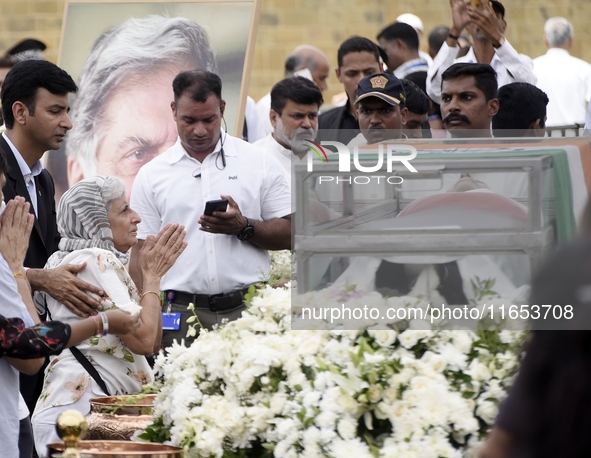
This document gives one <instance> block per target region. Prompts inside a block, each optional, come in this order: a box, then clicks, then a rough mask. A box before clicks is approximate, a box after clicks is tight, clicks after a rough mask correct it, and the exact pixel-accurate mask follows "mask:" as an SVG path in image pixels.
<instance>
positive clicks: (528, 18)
mask: <svg viewBox="0 0 591 458" xmlns="http://www.w3.org/2000/svg"><path fill="white" fill-rule="evenodd" d="M504 4H505V6H506V8H507V20H508V27H507V32H506V36H507V38H508V40H509V41H510V42H511V43H512V44H513V46H514V47H515V48H516V49H517V50H518V51H519V52H522V53H524V54H527V55H529V56H531V57H537V56H539V55H540V54H543V53H544V52H545V47H544V44H543V42H542V38H541V37H542V29H543V25H544V22H545V20H546V19H547V18H549V17H552V16H564V17H566V18H567V19H568V20H569V21H571V22H572V24H573V26H574V28H575V33H576V37H575V45H574V49H573V51H572V54H573V55H575V56H577V57H580V58H582V59H584V60H586V61H590V60H591V29H590V28H588V27H587V24H586V22H587V20H588V18H590V17H591V2H590V1H587V0H511V1H509V0H506V1H505V2H504ZM64 5H65V1H64V0H0V53H2V52H4V50H6V49H7V48H9V47H10V46H11V45H12V44H14V43H15V42H16V41H18V40H20V39H22V38H26V37H33V38H38V39H40V40H42V41H43V42H45V43H46V44H47V45H48V50H47V51H46V56H47V59H48V60H51V61H53V62H55V61H57V55H58V50H59V40H60V30H61V22H62V16H63V9H64ZM405 12H408V13H415V14H417V15H418V16H420V17H421V18H422V20H423V23H424V25H425V30H426V31H427V33H428V31H429V30H431V29H432V28H433V27H435V26H437V25H439V24H447V25H449V24H448V23H449V16H450V14H449V2H448V1H447V0H395V1H392V0H262V6H261V18H260V25H259V30H258V36H257V42H256V48H255V54H254V65H253V69H252V75H251V80H250V91H249V94H250V95H251V96H252V97H253V98H254V99H255V100H256V99H258V98H259V97H261V96H262V95H264V94H265V93H267V92H268V91H269V89H270V87H271V86H272V85H273V84H274V83H275V82H276V81H278V80H279V79H281V78H282V76H283V63H284V60H285V57H286V55H287V54H288V53H289V52H290V51H291V50H292V49H293V48H295V47H296V46H297V45H299V44H302V43H308V44H311V45H314V46H317V47H319V48H321V49H322V50H323V51H324V52H325V53H326V54H327V55H328V57H329V59H330V60H331V63H332V65H333V66H336V53H337V49H338V46H339V44H340V43H341V42H342V41H343V40H344V39H346V38H347V37H349V36H351V35H353V34H358V35H364V36H367V37H369V38H372V39H375V36H376V35H377V33H378V32H379V31H380V30H381V29H382V28H383V27H385V26H386V25H388V24H390V23H391V22H393V21H394V19H395V18H396V17H397V16H398V15H399V14H401V13H405ZM586 44H587V46H585V45H586ZM423 47H425V45H423ZM328 83H329V89H328V91H327V93H326V94H325V99H327V100H329V99H330V97H331V96H332V95H334V94H335V93H337V92H340V91H341V86H340V84H339V83H338V81H337V79H336V77H335V76H334V73H333V74H331V76H330V78H329V81H328Z"/></svg>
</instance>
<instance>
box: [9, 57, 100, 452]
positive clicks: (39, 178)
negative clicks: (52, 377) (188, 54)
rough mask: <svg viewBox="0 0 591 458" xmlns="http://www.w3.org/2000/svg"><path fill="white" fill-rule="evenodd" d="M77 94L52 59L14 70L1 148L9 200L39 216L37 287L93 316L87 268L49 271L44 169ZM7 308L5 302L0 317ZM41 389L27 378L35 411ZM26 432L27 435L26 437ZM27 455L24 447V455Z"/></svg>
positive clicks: (53, 231)
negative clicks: (85, 277)
mask: <svg viewBox="0 0 591 458" xmlns="http://www.w3.org/2000/svg"><path fill="white" fill-rule="evenodd" d="M71 92H76V84H75V83H74V81H73V80H72V78H71V77H70V75H68V74H67V73H66V72H65V71H63V70H62V69H60V68H59V67H57V66H56V65H54V64H52V63H50V62H47V61H42V60H29V61H24V62H20V63H18V64H17V65H15V66H14V67H13V68H12V69H11V70H10V72H8V74H7V76H6V79H5V80H4V84H3V85H2V92H1V94H0V98H1V100H2V113H3V115H4V121H5V124H6V132H4V133H3V134H2V135H1V136H0V150H1V151H2V154H4V155H5V156H6V159H7V163H8V171H7V173H6V184H5V186H4V188H3V189H2V191H3V193H4V199H5V201H7V202H8V201H9V200H10V199H12V198H14V197H15V196H17V195H18V196H23V197H24V198H25V199H26V200H27V202H29V203H31V212H32V213H33V214H34V215H35V226H34V228H33V231H32V232H31V237H30V241H29V248H28V251H27V256H26V258H25V266H26V267H28V268H30V269H28V270H27V278H28V280H29V282H30V283H31V286H32V288H33V289H35V290H40V291H45V292H47V293H48V294H50V295H51V296H53V297H54V298H56V299H57V300H59V301H60V302H62V303H63V304H64V305H66V306H67V307H68V308H70V309H71V310H73V311H74V312H75V313H77V314H78V315H80V316H88V315H89V314H93V313H96V312H95V309H100V304H99V302H98V301H97V300H96V299H94V298H93V297H91V296H89V295H88V293H87V292H91V293H95V294H97V295H99V296H102V295H104V292H103V291H101V290H100V289H99V288H97V287H96V286H93V285H90V284H88V283H86V282H84V281H82V280H79V279H78V278H77V276H76V274H77V273H78V272H80V271H81V270H83V269H84V268H85V267H86V265H85V264H82V265H71V264H68V265H64V266H63V267H58V268H56V269H50V270H43V266H44V265H45V262H46V261H47V259H48V258H49V256H50V255H51V254H52V253H53V252H54V251H56V250H57V249H58V243H59V240H60V235H59V231H58V228H57V223H56V211H55V200H54V184H53V179H52V178H51V175H50V174H49V172H47V171H46V170H45V169H44V168H43V164H42V163H41V157H42V156H43V154H44V153H45V151H48V150H56V149H58V148H59V146H60V144H61V142H62V141H63V140H64V137H65V135H66V132H67V131H68V130H70V129H71V128H72V123H71V121H70V118H69V117H68V111H69V109H70V105H69V103H68V94H69V93H71ZM3 300H10V298H3ZM1 310H2V307H1V304H0V313H1ZM41 378H42V377H41ZM36 386H37V376H33V377H28V376H25V377H23V376H21V393H22V394H23V397H24V399H25V401H26V402H27V405H28V407H29V410H31V409H33V408H34V407H35V401H36V396H35V393H36ZM37 395H38V391H37ZM27 427H28V428H29V429H30V423H28V419H25V420H22V421H21V428H27ZM22 434H23V431H21V437H22ZM23 443H25V444H26V443H27V440H23V441H19V446H21V445H23ZM30 443H32V441H31V442H30ZM31 453H32V451H31ZM27 455H28V452H27V453H23V450H22V449H21V457H22V456H27Z"/></svg>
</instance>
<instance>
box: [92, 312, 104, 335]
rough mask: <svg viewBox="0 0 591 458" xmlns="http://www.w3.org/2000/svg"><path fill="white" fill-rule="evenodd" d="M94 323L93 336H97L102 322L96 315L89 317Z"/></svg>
mask: <svg viewBox="0 0 591 458" xmlns="http://www.w3.org/2000/svg"><path fill="white" fill-rule="evenodd" d="M90 316H91V317H92V320H93V321H94V335H95V336H98V335H100V334H101V328H102V320H101V318H100V317H99V316H98V315H90Z"/></svg>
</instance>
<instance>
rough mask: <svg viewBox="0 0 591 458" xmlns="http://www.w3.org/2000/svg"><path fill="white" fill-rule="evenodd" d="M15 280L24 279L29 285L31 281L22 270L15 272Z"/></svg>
mask: <svg viewBox="0 0 591 458" xmlns="http://www.w3.org/2000/svg"><path fill="white" fill-rule="evenodd" d="M12 275H14V278H22V279H23V280H24V281H26V282H27V283H29V279H28V278H27V276H26V275H25V274H24V273H22V272H21V271H20V270H19V271H18V272H13V274H12Z"/></svg>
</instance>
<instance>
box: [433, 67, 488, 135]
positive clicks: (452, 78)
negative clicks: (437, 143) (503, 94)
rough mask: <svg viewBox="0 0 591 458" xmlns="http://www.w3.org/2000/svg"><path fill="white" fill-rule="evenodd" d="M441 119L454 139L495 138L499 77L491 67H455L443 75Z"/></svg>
mask: <svg viewBox="0 0 591 458" xmlns="http://www.w3.org/2000/svg"><path fill="white" fill-rule="evenodd" d="M441 78H442V80H443V81H442V83H441V117H442V118H443V121H442V122H443V127H445V128H446V129H447V131H448V133H449V134H450V136H451V137H453V138H464V137H492V134H491V121H492V118H493V116H494V115H495V114H497V111H499V101H498V99H497V74H496V72H495V71H494V69H493V68H492V67H491V66H490V65H487V64H465V63H462V64H454V65H452V66H451V67H449V68H448V69H447V70H446V71H445V72H443V75H441Z"/></svg>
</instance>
